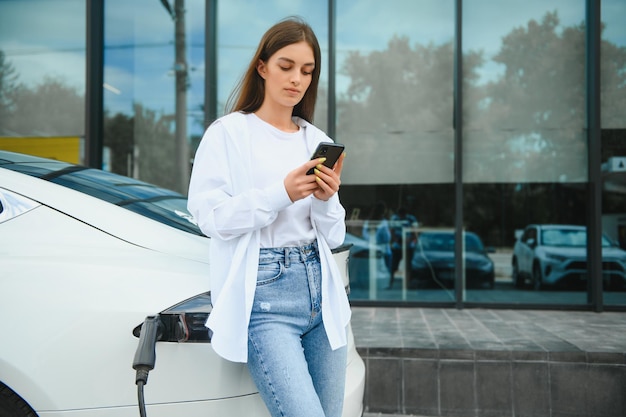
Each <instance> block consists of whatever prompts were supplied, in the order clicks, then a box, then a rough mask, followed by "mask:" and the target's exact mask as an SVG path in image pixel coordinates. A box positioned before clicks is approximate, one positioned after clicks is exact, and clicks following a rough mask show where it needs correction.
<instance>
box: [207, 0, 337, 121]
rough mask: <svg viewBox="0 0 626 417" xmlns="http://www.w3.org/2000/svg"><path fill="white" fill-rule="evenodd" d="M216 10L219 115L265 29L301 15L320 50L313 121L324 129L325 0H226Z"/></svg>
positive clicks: (326, 36) (326, 47) (326, 32)
mask: <svg viewBox="0 0 626 417" xmlns="http://www.w3.org/2000/svg"><path fill="white" fill-rule="evenodd" d="M242 10H245V14H246V15H247V16H254V19H242V13H241V11H242ZM217 11H218V19H217V20H218V24H219V27H218V28H217V38H218V52H217V53H218V59H217V63H218V80H219V83H218V86H217V96H218V97H217V101H218V113H219V114H218V116H221V115H223V114H224V111H225V107H226V103H227V101H228V98H229V97H230V95H231V93H232V91H233V89H234V88H235V86H236V84H237V82H238V81H239V80H240V78H241V77H242V76H243V75H244V72H245V71H246V69H247V68H248V64H249V63H250V60H251V59H252V57H253V56H254V53H255V52H256V48H257V46H258V45H259V42H260V41H261V37H262V36H263V34H264V33H265V31H267V30H268V29H269V28H270V27H271V26H272V25H274V24H275V23H277V22H278V21H280V20H282V19H284V18H287V17H289V16H303V17H304V19H305V20H306V22H307V23H308V24H309V25H310V26H311V27H312V28H313V31H314V32H315V36H316V37H317V41H318V42H319V44H320V48H321V50H322V68H321V73H320V82H319V87H318V99H317V103H316V108H315V117H314V121H315V125H316V126H317V127H319V128H320V129H324V130H325V129H326V128H327V123H326V120H327V117H326V112H327V108H328V107H327V102H326V97H327V95H328V64H327V62H328V61H327V60H328V2H310V1H305V0H293V1H289V2H285V1H281V0H268V1H263V2H260V1H255V2H251V1H247V0H229V1H227V2H226V1H224V2H220V4H219V7H218V9H217Z"/></svg>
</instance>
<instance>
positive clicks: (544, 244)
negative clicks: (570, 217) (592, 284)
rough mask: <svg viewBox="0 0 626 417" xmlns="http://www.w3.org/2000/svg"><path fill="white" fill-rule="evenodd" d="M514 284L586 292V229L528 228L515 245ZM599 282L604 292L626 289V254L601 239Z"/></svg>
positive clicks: (547, 226)
mask: <svg viewBox="0 0 626 417" xmlns="http://www.w3.org/2000/svg"><path fill="white" fill-rule="evenodd" d="M511 265H512V268H513V273H512V278H513V283H514V284H515V286H516V287H518V288H523V287H524V286H525V285H526V281H530V283H531V285H532V287H533V288H534V289H535V290H540V289H542V288H544V287H561V288H568V289H579V290H586V288H587V276H588V271H587V228H586V227H585V226H578V225H565V224H531V225H528V226H526V228H525V229H524V233H523V234H522V235H521V236H520V237H519V239H518V240H517V241H516V242H515V246H514V248H513V257H512V259H511ZM602 281H603V286H604V288H605V289H609V290H624V289H626V251H623V250H622V249H620V248H619V247H618V246H617V245H616V244H614V243H613V242H611V240H610V239H609V238H608V237H606V236H602Z"/></svg>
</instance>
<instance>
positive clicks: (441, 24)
mask: <svg viewBox="0 0 626 417" xmlns="http://www.w3.org/2000/svg"><path fill="white" fill-rule="evenodd" d="M336 39H337V74H336V86H337V127H336V131H337V137H336V140H337V141H339V142H341V143H344V144H345V145H346V154H347V159H346V162H345V165H344V170H343V173H342V188H341V200H342V202H343V204H344V206H345V207H346V210H347V213H348V219H347V223H348V238H347V239H348V242H349V243H353V244H354V247H353V249H352V254H351V261H350V262H351V263H350V279H351V288H352V292H351V296H350V297H351V299H352V300H420V301H449V302H452V301H454V299H455V297H454V292H453V290H452V289H451V287H450V285H449V284H450V282H449V277H450V276H453V275H454V269H452V270H450V264H451V265H452V268H454V266H453V265H454V251H448V250H445V251H437V252H435V253H433V252H430V253H429V252H428V250H427V249H428V248H427V247H426V244H424V245H422V241H421V240H420V239H419V238H418V236H419V235H418V232H419V233H422V232H425V231H426V230H430V231H432V230H440V229H441V230H444V231H451V230H452V229H453V225H454V186H453V182H454V131H453V127H452V122H453V115H452V110H453V94H452V87H453V58H454V55H453V44H454V43H453V39H454V2H453V1H440V0H419V1H414V0H393V1H386V2H381V1H362V0H358V1H357V0H338V1H337V36H336ZM442 233H443V232H442ZM437 257H438V258H439V259H435V258H437ZM441 259H444V261H442V262H440V265H441V268H439V267H438V266H437V265H436V263H437V262H438V261H439V260H441Z"/></svg>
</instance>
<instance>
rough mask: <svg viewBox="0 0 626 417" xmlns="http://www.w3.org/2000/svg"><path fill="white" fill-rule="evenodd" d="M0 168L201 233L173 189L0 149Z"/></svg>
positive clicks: (185, 229)
mask: <svg viewBox="0 0 626 417" xmlns="http://www.w3.org/2000/svg"><path fill="white" fill-rule="evenodd" d="M0 167H2V168H6V169H9V170H11V171H16V172H21V173H23V174H27V175H30V176H33V177H37V178H40V179H42V180H45V181H50V182H53V183H55V184H59V185H62V186H64V187H67V188H71V189H73V190H76V191H80V192H81V193H84V194H88V195H90V196H93V197H96V198H99V199H101V200H104V201H108V202H109V203H112V204H115V205H118V206H120V207H123V208H125V209H128V210H130V211H133V212H135V213H138V214H141V215H143V216H145V217H148V218H151V219H153V220H156V221H158V222H160V223H163V224H167V225H169V226H172V227H175V228H177V229H179V230H183V231H185V232H189V233H193V234H196V235H201V236H202V235H203V234H202V232H201V231H200V229H199V228H198V226H197V225H196V224H195V223H194V221H193V218H192V216H191V214H189V212H188V211H187V198H186V197H185V196H183V195H181V194H179V193H176V192H174V191H171V190H168V189H165V188H161V187H157V186H156V185H152V184H149V183H146V182H143V181H139V180H136V179H133V178H129V177H125V176H122V175H118V174H114V173H112V172H107V171H102V170H98V169H93V168H87V167H84V166H80V165H73V164H69V163H66V162H60V161H53V160H49V159H42V158H37V157H31V156H25V155H20V154H14V153H10V152H2V151H0Z"/></svg>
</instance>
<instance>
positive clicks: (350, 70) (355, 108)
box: [338, 37, 482, 132]
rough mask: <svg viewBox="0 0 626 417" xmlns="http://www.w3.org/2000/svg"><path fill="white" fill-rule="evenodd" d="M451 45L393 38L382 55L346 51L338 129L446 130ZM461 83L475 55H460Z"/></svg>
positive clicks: (471, 73) (470, 75) (477, 60)
mask: <svg viewBox="0 0 626 417" xmlns="http://www.w3.org/2000/svg"><path fill="white" fill-rule="evenodd" d="M453 58H454V54H453V45H452V42H449V43H446V44H443V45H433V44H429V45H426V46H422V45H419V44H417V45H415V47H414V48H411V46H410V45H409V39H408V38H406V37H394V38H392V39H391V40H390V41H389V44H388V48H387V49H386V50H384V51H374V52H372V53H370V54H369V55H362V54H361V53H359V52H351V53H350V55H349V56H348V58H347V59H346V61H345V63H344V65H343V72H344V73H345V74H346V75H347V76H349V77H350V86H349V88H348V91H347V93H346V94H345V96H344V97H341V99H340V100H339V102H338V107H339V109H340V110H339V111H340V114H339V120H338V124H339V127H340V128H341V129H343V130H353V129H356V130H363V129H365V130H372V129H375V130H377V131H381V132H397V131H404V132H406V131H413V132H419V131H426V130H438V129H441V128H444V127H445V128H449V127H450V126H451V124H452V117H451V116H452V108H453V91H452V87H453V83H452V80H453V68H454V66H453ZM466 61H467V62H466V64H465V66H466V70H465V73H466V80H468V81H471V80H472V79H475V78H476V69H477V67H478V66H479V65H480V64H481V62H482V58H481V55H480V54H479V53H473V52H470V53H469V54H468V56H467V57H466Z"/></svg>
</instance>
